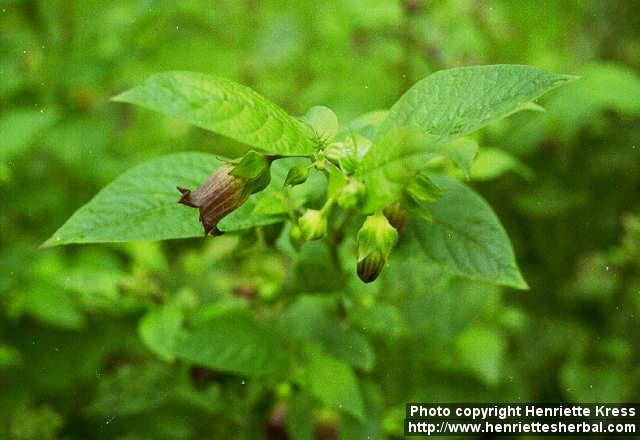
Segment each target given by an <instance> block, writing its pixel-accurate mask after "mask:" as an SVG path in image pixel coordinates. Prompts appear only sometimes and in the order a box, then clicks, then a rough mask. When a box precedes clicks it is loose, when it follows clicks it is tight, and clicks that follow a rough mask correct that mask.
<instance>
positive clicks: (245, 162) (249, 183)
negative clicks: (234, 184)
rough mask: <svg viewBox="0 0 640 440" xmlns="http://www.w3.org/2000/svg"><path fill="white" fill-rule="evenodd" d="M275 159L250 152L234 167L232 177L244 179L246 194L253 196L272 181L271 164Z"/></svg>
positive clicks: (233, 163)
mask: <svg viewBox="0 0 640 440" xmlns="http://www.w3.org/2000/svg"><path fill="white" fill-rule="evenodd" d="M274 159H275V157H269V156H265V155H263V154H260V153H256V152H255V151H249V152H248V153H247V154H245V155H244V156H242V158H240V159H239V160H237V161H234V162H231V164H232V165H233V168H232V170H231V171H230V173H229V174H230V175H232V176H235V177H238V178H240V179H243V180H244V181H245V182H246V183H245V187H244V190H245V193H246V194H253V193H256V192H258V191H262V190H263V189H265V188H266V187H267V185H269V182H270V181H271V172H270V167H271V162H272V161H273V160H274Z"/></svg>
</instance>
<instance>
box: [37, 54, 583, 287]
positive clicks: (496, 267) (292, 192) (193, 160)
mask: <svg viewBox="0 0 640 440" xmlns="http://www.w3.org/2000/svg"><path fill="white" fill-rule="evenodd" d="M573 79H574V77H571V76H568V75H560V74H554V73H550V72H547V71H544V70H541V69H538V68H535V67H530V66H521V65H493V66H477V67H464V68H457V69H451V70H444V71H440V72H437V73H435V74H432V75H430V76H428V77H426V78H425V79H423V80H421V81H419V82H418V83H416V84H415V85H414V86H413V87H411V88H410V89H409V90H408V91H407V92H406V93H405V94H404V95H403V96H401V97H400V99H399V100H398V101H397V102H396V103H395V104H394V105H393V106H391V108H390V109H389V110H388V111H386V110H381V111H375V112H371V113H367V114H364V115H362V116H360V117H358V118H356V119H355V120H353V121H351V122H349V123H347V124H343V125H340V124H339V123H338V118H337V117H336V115H335V114H334V113H333V112H332V111H331V110H330V109H328V108H327V107H322V106H317V107H312V108H311V109H310V110H309V111H308V112H307V113H306V114H305V115H304V116H301V117H292V116H290V115H289V114H287V113H286V112H285V111H284V110H283V109H282V108H280V107H278V106H277V105H276V104H274V103H272V102H270V101H269V100H267V99H266V98H265V97H263V96H261V95H260V94H258V93H257V92H255V91H253V90H252V89H250V88H248V87H245V86H242V85H240V84H237V83H235V82H233V81H230V80H228V79H224V78H218V77H213V76H209V75H205V74H200V73H191V72H166V73H160V74H157V75H153V76H151V77H150V78H149V79H147V80H146V81H145V82H144V83H143V84H141V85H139V86H137V87H134V88H133V89H131V90H128V91H126V92H124V93H122V94H121V95H118V96H117V97H115V98H114V100H115V101H117V102H125V103H131V104H136V105H139V106H142V107H145V108H147V109H150V110H154V111H157V112H160V113H164V114H166V115H169V116H173V117H176V118H179V119H182V120H184V121H186V122H188V123H191V124H193V125H196V126H198V127H201V128H203V129H205V130H209V131H211V132H214V133H217V134H220V135H223V136H227V137H229V138H232V139H234V140H235V141H238V142H240V143H244V144H246V145H248V146H249V147H250V148H251V150H250V151H249V152H248V153H246V154H244V155H241V157H239V158H235V159H219V158H218V157H216V156H214V155H212V154H208V153H176V154H173V155H169V156H165V157H160V158H157V159H155V160H152V161H150V162H147V163H145V164H142V165H140V166H138V167H136V168H133V169H132V170H130V171H129V172H127V173H125V174H124V175H122V176H120V177H119V178H118V179H116V180H115V181H114V182H113V183H111V184H110V185H108V186H107V187H106V188H105V189H103V190H102V191H101V192H100V193H99V194H98V195H97V196H96V197H95V198H94V199H93V200H91V201H90V202H89V203H88V204H87V205H85V206H84V207H82V208H81V209H80V210H79V211H78V212H76V213H75V214H74V215H73V216H72V217H71V218H70V219H69V220H68V221H67V222H66V223H65V224H64V225H63V226H62V227H61V228H60V229H59V230H58V231H57V232H56V233H54V234H53V236H52V237H51V238H50V239H49V240H47V242H46V243H45V246H53V245H58V244H66V243H90V242H107V241H129V240H158V239H170V238H185V237H192V236H197V235H201V229H200V230H199V227H198V218H199V221H200V222H201V224H202V226H203V227H204V232H205V235H207V234H212V235H219V234H222V233H236V232H240V231H244V230H248V229H254V228H255V229H261V228H264V227H267V226H270V225H280V226H281V234H283V235H284V236H285V237H286V236H287V234H288V237H289V238H290V240H291V242H292V243H293V244H294V248H297V249H304V247H305V246H306V244H305V242H308V241H316V240H320V241H322V242H324V243H326V244H327V246H328V248H329V250H330V252H329V254H330V255H333V256H334V259H335V260H336V261H335V264H337V265H341V263H340V260H341V259H343V258H345V256H348V255H349V254H350V255H351V257H350V258H353V262H354V263H352V264H353V266H351V267H354V266H355V268H356V270H355V271H354V272H355V273H357V275H358V276H359V277H360V279H361V280H362V281H364V282H371V281H374V280H375V279H376V278H378V277H379V276H380V274H381V273H382V271H383V268H384V267H386V266H387V265H393V264H396V263H397V264H402V262H394V258H393V250H394V247H396V246H400V245H402V246H406V247H411V249H413V250H414V251H415V252H419V253H421V254H423V255H424V257H425V258H426V259H428V261H429V262H430V264H431V263H432V264H435V265H438V266H440V267H441V269H442V270H443V271H445V272H448V273H452V274H456V275H457V276H461V277H468V278H472V279H475V280H482V281H486V282H489V283H495V284H502V285H508V286H512V287H516V288H526V286H527V285H526V282H525V281H524V279H523V278H522V276H521V274H520V271H519V269H518V266H517V264H516V262H515V257H514V253H513V250H512V248H511V244H510V242H509V239H508V237H507V235H506V233H505V231H504V229H503V228H502V226H501V225H500V223H499V221H498V218H497V216H496V215H495V214H494V213H493V211H492V210H491V208H490V207H489V206H488V205H487V204H486V202H484V200H482V198H480V197H479V196H478V195H476V194H475V193H474V192H473V190H471V189H470V188H469V187H468V186H467V185H466V184H465V183H463V182H462V181H464V180H466V178H467V176H468V175H469V169H470V166H471V163H472V162H473V159H474V157H475V155H476V153H477V151H478V148H479V146H478V143H477V139H476V138H474V137H473V135H472V133H473V132H475V131H476V130H478V129H480V128H482V127H483V126H485V125H487V124H489V123H491V122H492V121H495V120H497V119H500V118H503V117H506V116H509V115H510V114H512V113H515V112H518V111H522V110H527V109H534V108H539V106H535V105H532V101H533V100H535V99H536V98H538V97H540V96H541V95H543V94H544V93H546V92H547V91H549V90H551V89H553V88H555V87H558V86H560V85H562V84H565V83H567V82H569V81H571V80H573ZM207 176H208V177H207ZM176 186H177V187H178V189H179V191H180V193H181V196H179V197H176V193H175V187H176ZM186 188H198V189H196V190H191V189H186ZM176 201H179V202H180V204H177V203H176ZM181 205H187V207H193V208H197V209H198V213H199V215H198V218H196V217H194V212H193V210H190V209H188V208H187V207H184V206H181ZM345 267H347V265H345Z"/></svg>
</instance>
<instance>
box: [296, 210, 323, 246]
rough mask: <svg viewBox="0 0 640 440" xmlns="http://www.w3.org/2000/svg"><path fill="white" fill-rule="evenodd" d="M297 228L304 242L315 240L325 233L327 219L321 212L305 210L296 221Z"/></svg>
mask: <svg viewBox="0 0 640 440" xmlns="http://www.w3.org/2000/svg"><path fill="white" fill-rule="evenodd" d="M298 226H300V230H301V231H302V236H303V237H304V239H305V240H307V241H311V240H317V239H319V238H322V237H324V235H325V234H326V233H327V218H326V217H325V216H324V214H323V213H322V211H319V210H317V209H307V212H305V213H304V215H303V216H302V217H300V219H298Z"/></svg>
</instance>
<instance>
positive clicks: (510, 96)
mask: <svg viewBox="0 0 640 440" xmlns="http://www.w3.org/2000/svg"><path fill="white" fill-rule="evenodd" d="M573 79H575V77H574V76H570V75H559V74H556V73H551V72H547V71H545V70H542V69H538V68H536V67H531V66H522V65H508V64H499V65H493V66H475V67H461V68H456V69H449V70H441V71H439V72H436V73H434V74H433V75H429V76H428V77H426V78H425V79H423V80H421V81H419V82H418V83H416V84H415V85H414V86H413V87H411V88H410V89H409V90H408V91H407V92H406V93H405V94H404V95H402V97H401V98H400V99H399V100H398V102H396V103H395V104H394V105H393V107H391V110H390V111H389V115H388V116H387V119H386V120H385V121H384V122H383V124H382V126H381V127H380V130H379V131H378V137H379V136H380V135H381V134H384V133H386V132H388V131H389V130H390V129H392V128H394V127H403V126H414V127H418V128H420V129H421V130H423V131H424V132H426V133H428V134H431V135H435V136H437V137H441V138H444V139H445V140H446V139H448V138H454V137H459V136H464V135H465V134H468V133H471V132H472V131H475V130H477V129H479V128H480V127H482V126H484V125H486V124H488V123H489V122H491V121H494V120H496V119H500V118H503V117H505V116H508V115H510V114H512V113H514V112H516V111H518V110H520V109H521V107H522V106H523V105H526V104H527V103H528V102H529V101H531V100H534V99H536V98H538V97H539V96H541V95H543V94H544V93H545V92H548V91H549V90H551V89H553V88H555V87H558V86H559V85H561V84H564V83H566V82H568V81H571V80H573Z"/></svg>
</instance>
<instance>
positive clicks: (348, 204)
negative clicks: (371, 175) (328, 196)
mask: <svg viewBox="0 0 640 440" xmlns="http://www.w3.org/2000/svg"><path fill="white" fill-rule="evenodd" d="M364 193H365V187H364V185H363V184H362V182H360V181H358V180H355V179H352V180H351V181H350V182H349V183H347V184H346V185H345V186H344V187H342V189H341V190H340V193H338V198H337V202H338V205H339V206H340V207H341V208H343V209H349V208H353V207H356V206H358V205H359V204H360V203H361V202H362V199H363V198H364Z"/></svg>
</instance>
